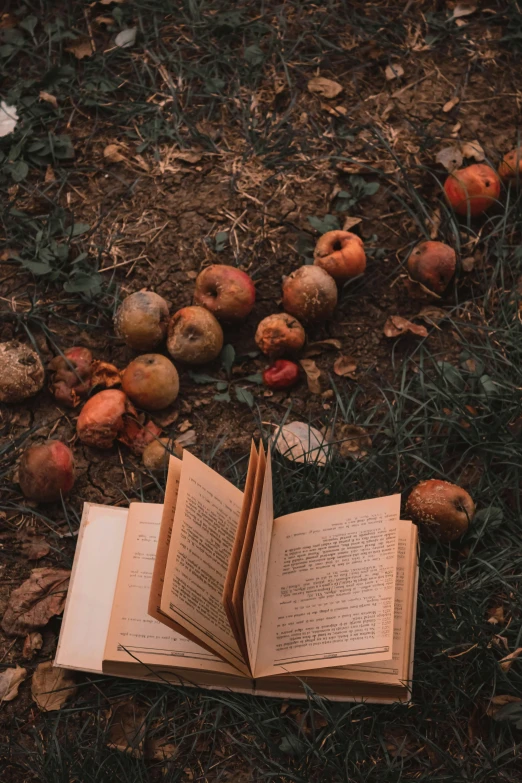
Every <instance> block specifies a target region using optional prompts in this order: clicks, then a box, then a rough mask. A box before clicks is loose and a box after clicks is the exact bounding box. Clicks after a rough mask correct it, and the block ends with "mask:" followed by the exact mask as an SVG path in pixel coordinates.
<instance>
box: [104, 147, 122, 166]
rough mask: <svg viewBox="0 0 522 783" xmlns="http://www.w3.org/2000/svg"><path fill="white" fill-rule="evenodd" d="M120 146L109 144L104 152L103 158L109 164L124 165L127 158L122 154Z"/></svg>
mask: <svg viewBox="0 0 522 783" xmlns="http://www.w3.org/2000/svg"><path fill="white" fill-rule="evenodd" d="M123 149H124V148H123V147H120V145H119V144H107V146H106V147H105V149H104V150H103V157H104V158H105V160H107V161H108V162H109V163H123V162H124V161H125V160H127V158H126V157H125V156H124V155H122V154H121V151H120V150H123Z"/></svg>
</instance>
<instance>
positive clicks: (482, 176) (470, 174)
mask: <svg viewBox="0 0 522 783" xmlns="http://www.w3.org/2000/svg"><path fill="white" fill-rule="evenodd" d="M444 192H445V194H446V198H447V200H448V202H449V203H450V205H451V206H452V207H453V209H454V210H455V212H456V213H457V214H458V215H464V216H465V215H467V214H468V211H469V214H470V215H471V216H475V215H480V214H481V213H482V212H484V211H485V210H486V209H488V208H489V207H491V206H492V205H493V204H494V202H495V201H496V200H497V199H498V197H499V195H500V179H499V176H498V174H497V172H496V171H494V169H492V168H491V166H487V165H486V164H485V163H474V164H473V165H472V166H467V167H466V168H464V169H458V170H457V171H454V172H452V173H451V174H450V175H449V176H448V178H447V179H446V182H445V183H444Z"/></svg>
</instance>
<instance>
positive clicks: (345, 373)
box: [333, 356, 357, 378]
mask: <svg viewBox="0 0 522 783" xmlns="http://www.w3.org/2000/svg"><path fill="white" fill-rule="evenodd" d="M333 368H334V373H335V374H336V375H340V376H341V378H355V371H356V369H357V362H356V361H355V359H354V358H353V357H352V356H339V357H338V358H337V359H336V360H335V362H334V366H333Z"/></svg>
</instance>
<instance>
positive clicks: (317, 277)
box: [283, 265, 337, 323]
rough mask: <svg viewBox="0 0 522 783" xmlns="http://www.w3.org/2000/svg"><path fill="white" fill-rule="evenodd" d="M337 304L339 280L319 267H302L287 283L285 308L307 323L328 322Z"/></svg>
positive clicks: (285, 287) (285, 284)
mask: <svg viewBox="0 0 522 783" xmlns="http://www.w3.org/2000/svg"><path fill="white" fill-rule="evenodd" d="M336 305H337V286H336V284H335V280H334V279H333V277H330V275H329V274H328V272H325V270H324V269H321V267H319V266H308V265H306V266H301V267H299V268H298V269H296V270H295V271H294V272H292V273H291V274H290V275H288V277H286V278H285V280H284V282H283V307H284V309H285V310H286V312H287V313H290V315H293V316H294V317H295V318H298V319H299V321H302V322H303V323H313V322H317V321H327V320H328V319H329V318H331V317H332V315H333V313H334V310H335V307H336Z"/></svg>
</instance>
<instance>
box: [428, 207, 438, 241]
mask: <svg viewBox="0 0 522 783" xmlns="http://www.w3.org/2000/svg"><path fill="white" fill-rule="evenodd" d="M441 219H442V218H441V214H440V209H439V208H438V207H436V208H435V209H434V210H433V216H432V218H431V220H429V221H426V223H427V225H428V226H430V239H437V237H438V235H439V228H440V222H441Z"/></svg>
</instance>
